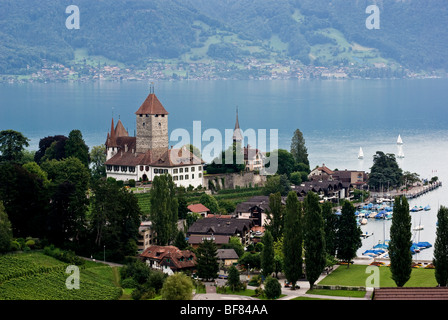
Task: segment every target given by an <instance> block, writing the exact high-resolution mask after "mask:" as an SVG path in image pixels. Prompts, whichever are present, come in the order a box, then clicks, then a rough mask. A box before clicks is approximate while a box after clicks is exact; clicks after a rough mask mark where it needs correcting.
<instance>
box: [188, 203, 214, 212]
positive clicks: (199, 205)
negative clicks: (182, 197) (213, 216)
mask: <svg viewBox="0 0 448 320" xmlns="http://www.w3.org/2000/svg"><path fill="white" fill-rule="evenodd" d="M187 208H188V210H190V211H191V212H207V211H208V212H210V209H209V208H207V207H206V206H204V205H203V204H202V203H196V204H190V205H189V206H188V207H187Z"/></svg>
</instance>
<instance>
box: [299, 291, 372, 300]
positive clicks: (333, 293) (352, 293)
mask: <svg viewBox="0 0 448 320" xmlns="http://www.w3.org/2000/svg"><path fill="white" fill-rule="evenodd" d="M306 293H307V294H315V295H321V296H337V297H352V298H364V297H365V295H366V292H365V291H357V290H329V289H313V290H308V291H307V292H306Z"/></svg>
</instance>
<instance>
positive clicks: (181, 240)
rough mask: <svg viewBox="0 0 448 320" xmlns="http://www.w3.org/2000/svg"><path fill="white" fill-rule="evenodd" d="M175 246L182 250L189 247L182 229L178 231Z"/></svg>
mask: <svg viewBox="0 0 448 320" xmlns="http://www.w3.org/2000/svg"><path fill="white" fill-rule="evenodd" d="M174 246H175V247H177V248H179V249H180V250H185V249H186V248H187V247H188V242H187V240H185V233H184V232H183V231H182V230H179V232H178V233H177V236H176V239H175V240H174Z"/></svg>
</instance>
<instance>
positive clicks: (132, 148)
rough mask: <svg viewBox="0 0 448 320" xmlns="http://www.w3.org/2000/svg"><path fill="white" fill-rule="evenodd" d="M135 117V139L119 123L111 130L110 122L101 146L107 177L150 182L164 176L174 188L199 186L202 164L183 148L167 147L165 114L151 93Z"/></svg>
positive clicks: (201, 182) (200, 160)
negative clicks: (104, 157) (103, 151)
mask: <svg viewBox="0 0 448 320" xmlns="http://www.w3.org/2000/svg"><path fill="white" fill-rule="evenodd" d="M135 115H136V122H137V123H136V124H137V126H136V127H137V130H136V136H135V137H131V136H129V134H128V132H127V131H126V129H125V128H124V126H123V123H122V122H121V120H118V122H117V125H116V126H114V119H113V118H112V123H111V128H110V132H108V133H107V140H106V143H105V145H106V162H105V166H106V174H107V177H108V178H109V177H112V178H115V179H116V180H122V181H129V180H131V179H132V180H135V181H152V180H153V179H154V177H155V176H157V175H160V174H165V173H168V174H170V175H171V176H172V177H173V181H174V183H175V184H176V185H177V186H184V187H188V186H189V185H192V186H193V187H195V188H196V187H198V186H202V185H203V165H204V161H203V160H202V159H200V158H199V157H197V156H195V155H194V154H193V153H192V152H190V150H187V149H186V148H185V147H182V148H180V149H173V148H172V147H171V148H170V147H169V146H168V141H169V140H168V112H167V111H166V110H165V108H164V107H163V105H162V103H161V102H160V101H159V99H158V98H157V97H156V95H155V94H154V91H153V89H152V90H151V91H150V93H149V95H148V97H147V98H146V100H145V101H144V102H143V103H142V105H141V106H140V108H139V109H138V110H137V111H136V112H135Z"/></svg>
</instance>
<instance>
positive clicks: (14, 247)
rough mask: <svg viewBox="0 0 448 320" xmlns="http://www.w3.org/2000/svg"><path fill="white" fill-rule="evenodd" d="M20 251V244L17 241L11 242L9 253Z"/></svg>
mask: <svg viewBox="0 0 448 320" xmlns="http://www.w3.org/2000/svg"><path fill="white" fill-rule="evenodd" d="M18 250H20V243H18V242H17V241H15V240H14V241H11V251H18Z"/></svg>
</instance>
